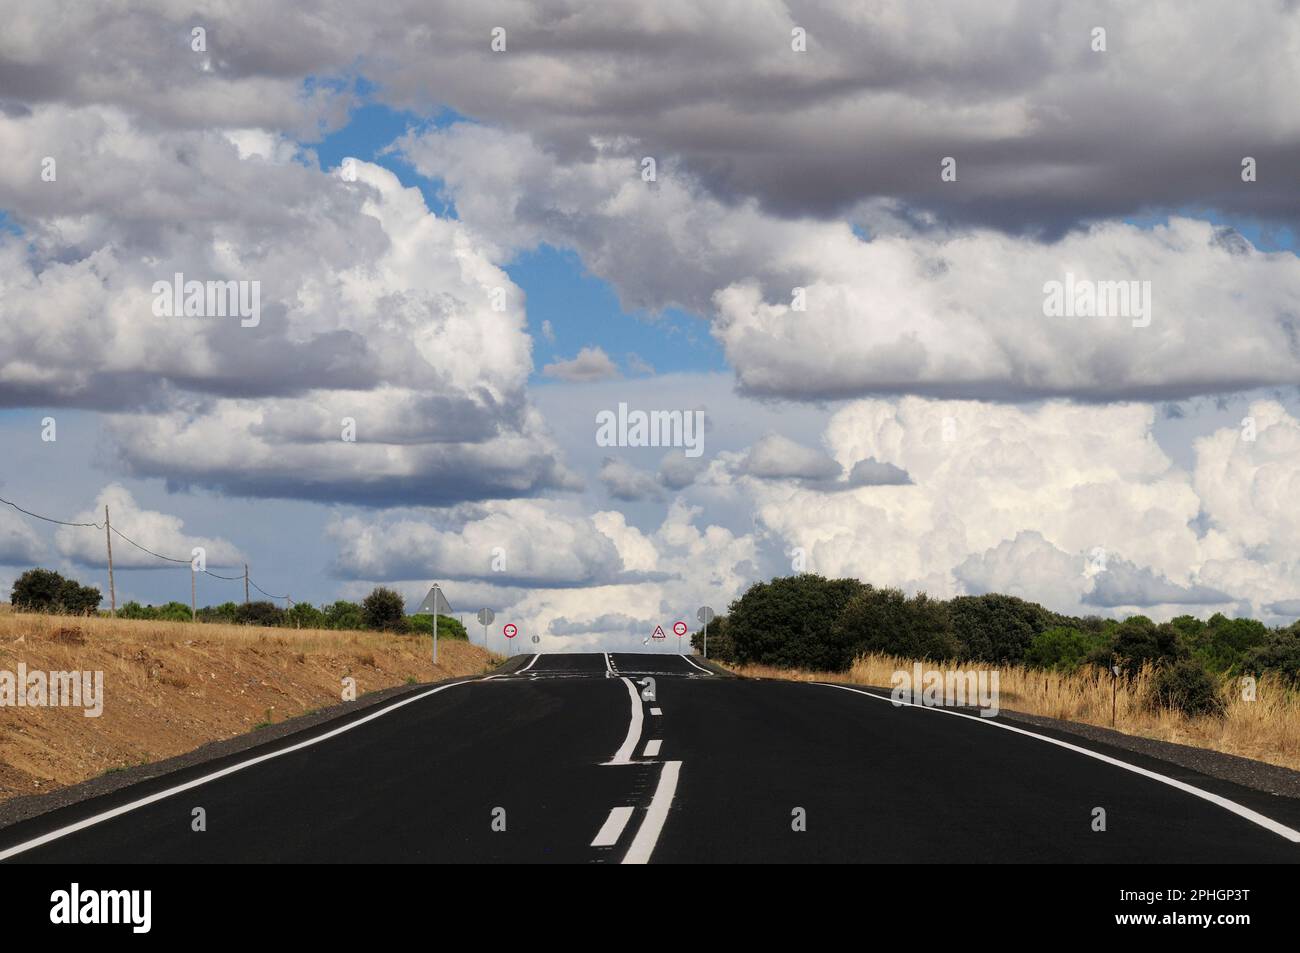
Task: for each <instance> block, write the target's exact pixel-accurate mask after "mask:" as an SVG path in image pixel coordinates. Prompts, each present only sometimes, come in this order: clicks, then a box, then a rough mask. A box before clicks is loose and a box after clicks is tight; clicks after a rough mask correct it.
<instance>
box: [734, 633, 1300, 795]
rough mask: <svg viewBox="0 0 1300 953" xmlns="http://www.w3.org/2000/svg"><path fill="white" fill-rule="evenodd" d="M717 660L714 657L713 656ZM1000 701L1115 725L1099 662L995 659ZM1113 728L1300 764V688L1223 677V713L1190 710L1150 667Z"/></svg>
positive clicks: (852, 678)
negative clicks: (1082, 666) (1066, 669)
mask: <svg viewBox="0 0 1300 953" xmlns="http://www.w3.org/2000/svg"><path fill="white" fill-rule="evenodd" d="M710 661H714V662H716V661H717V660H716V659H710ZM718 664H720V665H722V666H723V667H725V668H727V669H728V670H729V671H732V672H735V673H736V674H737V675H742V676H747V677H750V678H784V679H792V680H795V681H818V682H843V683H853V684H857V685H870V686H875V687H878V688H879V687H884V688H888V687H889V686H890V684H891V678H892V676H893V674H894V672H896V671H899V670H900V669H905V670H909V671H910V670H911V668H912V665H913V664H914V662H913V660H911V659H903V658H896V657H894V656H889V655H865V656H860V657H859V658H857V659H856V660H855V661H854V663H853V666H852V667H851V668H850V669H849V671H847V672H808V671H800V670H792V669H780V668H773V667H771V666H766V665H738V664H732V663H725V662H719V663H718ZM922 667H923V668H926V669H939V670H948V669H954V668H962V669H965V670H967V671H970V670H973V669H978V668H979V667H980V666H979V665H978V663H970V662H968V663H964V664H963V663H936V662H923V663H922ZM996 670H997V672H998V680H999V688H1000V700H999V704H1000V706H1001V707H1002V708H1007V709H1012V710H1014V711H1019V712H1024V713H1026V714H1031V715H1043V716H1046V717H1048V718H1059V719H1062V720H1065V721H1077V722H1083V723H1085V724H1089V725H1097V726H1099V727H1103V728H1109V727H1111V721H1110V719H1111V691H1112V683H1111V679H1110V678H1109V677H1107V676H1106V675H1105V674H1104V673H1102V672H1099V671H1097V670H1080V671H1078V672H1075V673H1072V674H1062V673H1058V672H1050V671H1042V670H1040V669H1031V668H1026V667H1024V666H1020V665H1001V666H997V667H996ZM1115 687H1117V688H1118V691H1117V697H1116V715H1115V729H1116V730H1117V731H1122V732H1124V733H1126V734H1130V735H1136V736H1138V737H1142V738H1153V739H1156V740H1158V741H1171V742H1175V743H1177V744H1183V745H1193V746H1195V747H1198V748H1207V749H1210V750H1212V751H1221V752H1224V753H1225V754H1233V755H1238V756H1240V757H1243V758H1253V759H1255V760H1257V761H1264V762H1267V763H1269V764H1276V765H1280V766H1282V767H1284V768H1291V769H1293V770H1300V693H1297V692H1295V691H1290V690H1288V689H1287V688H1286V686H1285V684H1284V683H1283V682H1282V681H1280V680H1279V679H1277V678H1275V677H1273V676H1267V675H1266V676H1265V677H1263V678H1261V679H1260V680H1259V681H1258V684H1257V686H1256V698H1255V701H1246V700H1244V699H1243V698H1242V692H1241V688H1240V685H1239V684H1238V683H1237V681H1236V680H1235V679H1222V680H1221V682H1220V692H1221V696H1222V698H1223V700H1224V704H1225V712H1224V716H1223V717H1222V718H1213V717H1200V718H1189V717H1187V716H1185V715H1183V714H1181V713H1180V712H1177V711H1171V710H1169V709H1167V708H1161V709H1152V708H1151V707H1149V705H1148V704H1147V702H1146V699H1147V698H1148V697H1149V696H1150V690H1151V675H1150V673H1149V672H1144V673H1142V674H1141V675H1139V676H1137V678H1135V679H1134V680H1133V681H1131V682H1125V681H1122V680H1121V681H1120V682H1119V683H1118V685H1117V686H1115Z"/></svg>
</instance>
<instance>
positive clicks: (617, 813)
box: [591, 807, 635, 847]
mask: <svg viewBox="0 0 1300 953" xmlns="http://www.w3.org/2000/svg"><path fill="white" fill-rule="evenodd" d="M633 810H635V809H634V808H630V807H616V808H612V809H611V810H610V812H609V817H607V818H605V823H604V824H602V825H601V828H600V830H599V831H598V832H597V834H596V839H595V840H593V841H592V842H591V846H592V847H613V846H614V845H615V844H617V843H618V839H619V838H620V837H622V836H623V828H625V827H627V822H628V821H630V820H631V819H632V811H633Z"/></svg>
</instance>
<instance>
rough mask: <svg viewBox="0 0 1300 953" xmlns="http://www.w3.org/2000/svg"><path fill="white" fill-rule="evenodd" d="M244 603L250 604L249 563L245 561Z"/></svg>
mask: <svg viewBox="0 0 1300 953" xmlns="http://www.w3.org/2000/svg"><path fill="white" fill-rule="evenodd" d="M244 605H248V563H244Z"/></svg>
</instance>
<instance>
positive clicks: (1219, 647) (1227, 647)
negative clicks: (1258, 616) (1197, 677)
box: [1175, 612, 1268, 672]
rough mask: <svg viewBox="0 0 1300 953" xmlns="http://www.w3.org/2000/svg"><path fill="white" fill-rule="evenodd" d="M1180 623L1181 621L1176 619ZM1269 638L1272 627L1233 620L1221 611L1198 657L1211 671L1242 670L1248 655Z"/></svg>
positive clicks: (1207, 629) (1211, 622) (1207, 625)
mask: <svg viewBox="0 0 1300 953" xmlns="http://www.w3.org/2000/svg"><path fill="white" fill-rule="evenodd" d="M1175 621H1177V620H1175ZM1267 639H1268V627H1267V626H1265V625H1264V623H1262V622H1257V621H1255V620H1254V619H1229V618H1228V617H1227V616H1225V615H1223V613H1221V612H1216V613H1214V615H1212V616H1210V620H1209V621H1208V622H1206V623H1205V626H1204V632H1203V633H1202V637H1201V639H1200V640H1199V643H1198V644H1197V645H1196V647H1195V648H1194V650H1193V651H1194V654H1195V655H1196V657H1197V658H1199V659H1200V660H1201V661H1202V662H1203V663H1204V664H1205V666H1206V667H1207V668H1209V669H1211V670H1212V671H1215V672H1226V671H1229V670H1231V669H1234V668H1236V667H1238V666H1239V665H1240V664H1241V662H1242V660H1243V659H1244V658H1245V656H1246V654H1247V653H1248V652H1249V651H1250V650H1251V649H1253V648H1255V647H1257V646H1260V645H1263V644H1264V642H1265V641H1266V640H1267Z"/></svg>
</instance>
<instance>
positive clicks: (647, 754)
mask: <svg viewBox="0 0 1300 953" xmlns="http://www.w3.org/2000/svg"><path fill="white" fill-rule="evenodd" d="M662 746H663V741H662V740H661V739H659V738H655V739H654V740H653V741H647V742H646V743H645V751H643V752H642V753H641V757H643V758H657V757H658V756H659V749H660V748H661V747H662Z"/></svg>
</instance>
